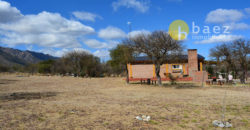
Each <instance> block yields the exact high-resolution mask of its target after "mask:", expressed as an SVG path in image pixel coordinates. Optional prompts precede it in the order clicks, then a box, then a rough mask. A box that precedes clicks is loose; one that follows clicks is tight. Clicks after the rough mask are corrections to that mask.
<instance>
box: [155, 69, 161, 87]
mask: <svg viewBox="0 0 250 130" xmlns="http://www.w3.org/2000/svg"><path fill="white" fill-rule="evenodd" d="M160 69H161V65H160V64H155V73H156V77H157V82H158V85H159V86H162V83H161V75H160Z"/></svg>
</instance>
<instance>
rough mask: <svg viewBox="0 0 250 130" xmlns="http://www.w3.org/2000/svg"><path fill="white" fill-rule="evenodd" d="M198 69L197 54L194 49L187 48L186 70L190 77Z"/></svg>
mask: <svg viewBox="0 0 250 130" xmlns="http://www.w3.org/2000/svg"><path fill="white" fill-rule="evenodd" d="M196 71H198V55H197V50H196V49H189V50H188V72H189V75H190V76H191V77H193V76H194V74H195V72H196Z"/></svg>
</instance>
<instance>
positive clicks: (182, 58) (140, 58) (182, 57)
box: [133, 54, 205, 62]
mask: <svg viewBox="0 0 250 130" xmlns="http://www.w3.org/2000/svg"><path fill="white" fill-rule="evenodd" d="M197 55H198V60H204V59H205V57H203V56H202V55H200V54H197ZM153 59H154V58H153ZM173 60H174V61H176V60H178V61H187V60H188V55H179V56H178V57H176V58H175V59H170V58H167V59H166V61H173ZM133 62H152V60H151V59H150V58H149V57H148V56H138V57H135V58H134V60H133Z"/></svg>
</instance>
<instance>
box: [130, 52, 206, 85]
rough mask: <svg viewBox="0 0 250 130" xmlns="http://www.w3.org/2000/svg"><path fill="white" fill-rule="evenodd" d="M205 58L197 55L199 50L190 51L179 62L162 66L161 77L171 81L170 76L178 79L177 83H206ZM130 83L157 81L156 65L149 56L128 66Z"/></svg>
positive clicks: (137, 58)
mask: <svg viewBox="0 0 250 130" xmlns="http://www.w3.org/2000/svg"><path fill="white" fill-rule="evenodd" d="M204 59H205V58H204V57H203V56H201V55H199V54H197V49H189V50H188V54H187V55H181V56H180V57H179V58H178V60H174V61H173V60H172V61H167V60H166V63H164V64H163V65H162V66H161V70H160V75H161V78H162V80H163V81H168V80H169V74H171V75H173V76H174V77H178V78H177V81H194V82H201V81H206V80H207V78H208V75H207V72H206V71H203V63H204ZM127 68H128V72H129V81H141V80H147V79H151V80H156V74H155V65H154V64H153V63H152V60H150V59H149V58H148V57H147V56H141V57H136V58H135V59H134V60H133V61H132V62H130V63H128V64H127Z"/></svg>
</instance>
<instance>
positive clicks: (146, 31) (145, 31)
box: [128, 30, 151, 37]
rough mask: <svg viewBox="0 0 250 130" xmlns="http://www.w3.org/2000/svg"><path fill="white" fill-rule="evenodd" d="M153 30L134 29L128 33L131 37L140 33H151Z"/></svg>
mask: <svg viewBox="0 0 250 130" xmlns="http://www.w3.org/2000/svg"><path fill="white" fill-rule="evenodd" d="M150 33H151V32H150V31H148V30H135V31H132V32H130V33H129V34H128V36H129V37H136V36H138V35H140V34H150Z"/></svg>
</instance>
